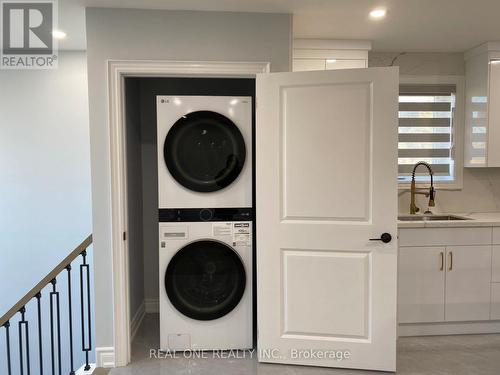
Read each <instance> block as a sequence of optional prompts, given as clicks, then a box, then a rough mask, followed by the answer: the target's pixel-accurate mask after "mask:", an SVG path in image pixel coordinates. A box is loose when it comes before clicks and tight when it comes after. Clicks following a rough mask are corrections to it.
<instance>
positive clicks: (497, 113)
mask: <svg viewBox="0 0 500 375" xmlns="http://www.w3.org/2000/svg"><path fill="white" fill-rule="evenodd" d="M465 60H466V64H465V67H466V69H465V70H466V72H465V77H466V109H465V110H466V117H465V118H466V120H465V158H464V165H465V166H466V167H500V43H499V42H489V43H485V44H483V45H481V46H479V47H477V48H474V49H473V50H471V51H468V52H467V53H466V54H465Z"/></svg>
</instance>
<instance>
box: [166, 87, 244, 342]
mask: <svg viewBox="0 0 500 375" xmlns="http://www.w3.org/2000/svg"><path fill="white" fill-rule="evenodd" d="M252 111H253V110H252V98H251V97H229V96H157V134H158V138H157V139H158V185H159V186H158V191H159V235H160V238H159V252H160V254H159V255H160V256H159V259H160V345H161V346H160V348H161V349H162V350H167V351H182V350H226V349H250V348H252V346H253V326H252V322H253V306H252V305H253V291H252V268H253V264H252V262H253V241H252V235H253V228H252V220H253V208H252V187H253V185H252V176H253V173H252V118H253V113H252Z"/></svg>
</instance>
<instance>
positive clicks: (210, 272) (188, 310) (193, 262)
mask: <svg viewBox="0 0 500 375" xmlns="http://www.w3.org/2000/svg"><path fill="white" fill-rule="evenodd" d="M245 285H246V275H245V267H244V266H243V263H242V261H241V258H240V257H239V255H238V254H237V253H236V252H235V251H234V250H233V249H232V248H230V247H229V246H227V245H225V244H223V243H221V242H216V241H209V240H203V241H196V242H193V243H190V244H189V245H186V246H185V247H183V248H182V249H181V250H179V251H178V252H177V253H176V254H175V255H174V257H173V258H172V259H171V261H170V263H169V264H168V267H167V271H166V273H165V289H166V292H167V296H168V298H169V299H170V302H171V303H172V305H174V307H175V308H176V309H177V310H179V311H180V312H181V313H182V314H184V315H186V316H187V317H189V318H192V319H196V320H213V319H218V318H220V317H223V316H224V315H226V314H228V313H229V312H230V311H232V310H233V309H234V308H235V307H236V306H237V305H238V303H239V302H240V300H241V297H242V296H243V293H244V291H245Z"/></svg>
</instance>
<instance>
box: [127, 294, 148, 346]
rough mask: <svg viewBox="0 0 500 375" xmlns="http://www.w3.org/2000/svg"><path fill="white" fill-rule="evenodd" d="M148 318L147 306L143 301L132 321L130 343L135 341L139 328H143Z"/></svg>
mask: <svg viewBox="0 0 500 375" xmlns="http://www.w3.org/2000/svg"><path fill="white" fill-rule="evenodd" d="M145 316H146V304H145V302H144V301H142V303H141V305H140V306H139V308H138V309H137V311H136V312H135V314H134V316H133V318H132V320H131V321H130V341H131V342H132V341H133V340H134V337H135V335H136V334H137V331H138V330H139V327H140V326H141V323H142V321H143V320H144V317H145Z"/></svg>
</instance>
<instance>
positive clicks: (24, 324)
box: [0, 235, 93, 375]
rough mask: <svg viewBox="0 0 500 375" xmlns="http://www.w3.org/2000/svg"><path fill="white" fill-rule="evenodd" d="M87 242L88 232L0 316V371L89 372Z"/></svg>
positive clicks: (22, 373) (9, 373)
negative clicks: (80, 241) (2, 341)
mask: <svg viewBox="0 0 500 375" xmlns="http://www.w3.org/2000/svg"><path fill="white" fill-rule="evenodd" d="M91 245H92V235H90V236H88V237H87V238H86V239H85V240H84V241H83V242H82V243H81V244H80V245H78V246H77V247H76V248H75V249H74V250H73V251H72V252H71V253H70V254H69V255H68V256H67V257H66V258H65V259H64V260H63V261H62V262H61V263H59V264H58V265H57V266H56V267H55V268H54V269H53V270H52V271H51V272H49V274H48V275H47V276H45V277H44V278H43V279H42V280H41V281H40V282H39V283H38V284H37V285H36V286H35V287H34V288H33V289H31V290H30V291H29V292H28V293H26V295H25V296H24V297H23V298H21V299H20V300H19V301H18V302H17V303H16V304H15V305H14V306H13V307H12V308H11V309H10V310H9V311H7V313H6V314H4V315H3V316H2V317H1V318H0V327H3V329H2V328H0V329H1V331H3V332H0V340H1V339H2V337H1V336H4V337H3V339H4V340H5V341H4V343H5V345H0V348H2V347H4V350H2V351H4V353H0V374H7V375H14V374H19V375H25V374H26V375H31V374H40V375H44V374H52V375H63V374H65V375H80V374H91V373H92V371H93V365H91V363H90V360H91V358H90V357H91V355H93V350H92V321H93V316H92V309H91V301H92V298H91V295H92V288H91V283H92V279H91V277H90V264H89V258H90V254H89V253H88V249H89V247H90V246H91ZM73 268H75V270H74V271H76V272H73V273H72V271H73ZM13 282H15V281H13ZM16 326H17V327H16ZM0 344H3V343H0Z"/></svg>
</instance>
